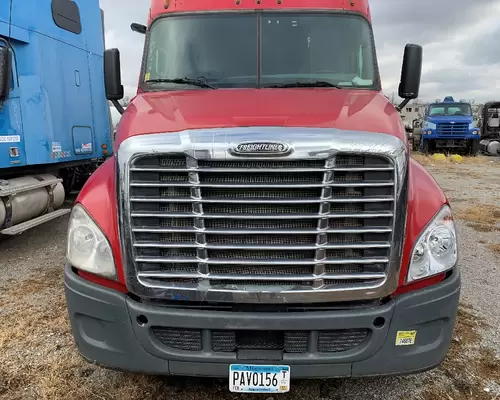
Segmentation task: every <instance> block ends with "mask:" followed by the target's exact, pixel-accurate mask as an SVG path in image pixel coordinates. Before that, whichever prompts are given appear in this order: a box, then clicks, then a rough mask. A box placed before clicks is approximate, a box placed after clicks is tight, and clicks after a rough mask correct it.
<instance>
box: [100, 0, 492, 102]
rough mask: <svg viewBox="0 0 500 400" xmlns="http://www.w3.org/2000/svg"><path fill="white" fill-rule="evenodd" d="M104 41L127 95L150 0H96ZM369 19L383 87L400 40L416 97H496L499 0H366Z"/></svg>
mask: <svg viewBox="0 0 500 400" xmlns="http://www.w3.org/2000/svg"><path fill="white" fill-rule="evenodd" d="M100 5H101V8H102V9H103V10H104V12H105V22H106V47H107V48H112V47H117V48H119V49H120V52H121V59H122V78H123V82H124V86H125V90H126V93H127V95H129V96H133V95H134V94H135V91H136V88H137V82H138V79H139V71H140V65H141V58H142V51H143V46H144V36H142V35H140V34H138V33H134V32H132V31H131V30H130V24H131V23H132V22H138V23H143V24H145V23H146V21H147V16H148V9H149V5H150V0H134V1H131V0H130V1H118V0H100ZM371 7H372V19H373V26H374V32H375V40H376V44H377V55H378V60H379V67H380V72H381V76H382V83H383V88H384V93H385V94H387V95H391V94H392V93H393V92H395V93H396V94H397V87H398V83H399V82H398V81H399V78H400V74H401V62H402V58H403V51H404V46H405V44H406V43H417V44H420V45H422V46H423V47H424V67H423V75H422V86H421V91H420V98H421V99H422V100H434V99H437V98H443V97H444V96H447V95H451V96H454V97H455V98H465V99H475V100H476V102H482V101H486V100H491V99H495V98H498V97H500V92H498V90H497V87H500V75H499V72H498V71H499V70H500V69H499V67H500V51H499V50H498V49H499V44H498V43H499V41H498V40H499V39H498V38H499V37H500V25H499V24H498V16H499V15H500V0H418V1H415V0H397V1H396V0H372V1H371Z"/></svg>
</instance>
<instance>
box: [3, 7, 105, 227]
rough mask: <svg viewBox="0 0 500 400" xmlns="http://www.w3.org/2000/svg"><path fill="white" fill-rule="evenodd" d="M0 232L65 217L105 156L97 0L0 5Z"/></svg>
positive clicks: (101, 23) (101, 29)
mask: <svg viewBox="0 0 500 400" xmlns="http://www.w3.org/2000/svg"><path fill="white" fill-rule="evenodd" d="M0 3H1V4H0V234H4V235H15V234H19V233H21V232H23V231H25V230H26V229H29V228H32V227H34V226H37V225H40V224H41V223H44V222H47V221H49V220H51V219H54V218H57V217H59V216H62V215H64V214H68V213H69V211H70V209H69V208H63V207H62V206H63V205H64V201H65V198H66V195H67V194H68V193H70V192H71V191H72V190H79V189H80V188H81V187H82V186H83V184H84V183H85V181H86V179H88V177H89V176H90V175H91V174H92V173H93V172H94V171H95V170H96V169H97V167H98V166H99V165H100V164H101V163H102V161H103V160H104V159H105V158H106V157H108V156H109V155H110V154H111V151H112V149H111V132H110V124H111V123H110V117H109V106H108V102H107V100H106V97H105V91H104V81H103V71H104V69H103V68H104V67H103V53H104V19H103V18H104V15H103V13H102V11H101V9H100V8H99V1H98V0H76V1H70V0H2V1H1V2H0Z"/></svg>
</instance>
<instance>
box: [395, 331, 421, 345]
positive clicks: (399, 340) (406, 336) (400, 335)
mask: <svg viewBox="0 0 500 400" xmlns="http://www.w3.org/2000/svg"><path fill="white" fill-rule="evenodd" d="M416 337H417V331H398V332H397V334H396V346H411V345H414V344H415V338H416Z"/></svg>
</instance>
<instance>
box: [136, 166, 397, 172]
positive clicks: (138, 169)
mask: <svg viewBox="0 0 500 400" xmlns="http://www.w3.org/2000/svg"><path fill="white" fill-rule="evenodd" d="M130 171H131V172H212V173H222V172H227V171H228V170H227V168H198V167H194V168H161V167H150V166H145V167H132V168H130ZM276 171H279V172H330V171H331V172H365V171H374V172H378V171H394V168H393V167H391V166H380V167H361V168H360V167H358V168H356V167H333V168H231V172H238V173H245V172H246V173H252V172H254V173H255V172H276Z"/></svg>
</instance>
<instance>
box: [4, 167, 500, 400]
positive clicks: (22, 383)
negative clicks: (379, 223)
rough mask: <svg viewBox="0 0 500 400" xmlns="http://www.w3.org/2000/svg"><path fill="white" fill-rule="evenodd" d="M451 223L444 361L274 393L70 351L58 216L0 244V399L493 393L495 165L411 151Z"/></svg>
mask: <svg viewBox="0 0 500 400" xmlns="http://www.w3.org/2000/svg"><path fill="white" fill-rule="evenodd" d="M418 159H419V161H420V162H421V163H422V164H424V165H426V166H427V168H428V169H429V171H430V172H431V173H432V174H433V175H434V176H435V178H436V179H437V180H438V182H439V183H440V184H441V186H442V187H443V188H444V190H445V191H446V193H447V195H448V196H449V197H450V199H451V202H452V206H453V208H454V210H455V214H456V216H457V218H459V221H458V231H459V235H460V238H459V239H460V265H461V269H462V274H463V291H462V304H461V308H460V311H459V318H458V323H457V327H456V330H455V335H454V340H453V344H452V347H451V349H450V352H449V355H448V357H447V359H446V361H445V362H444V363H443V364H442V365H441V366H440V367H439V368H437V369H435V370H433V371H431V372H427V373H423V374H419V375H412V376H406V377H391V378H370V379H356V380H354V379H352V380H351V379H336V380H329V381H295V382H292V391H291V392H290V393H289V394H285V395H281V396H271V397H269V396H252V395H249V396H241V395H238V396H237V395H233V394H231V393H229V392H228V390H227V381H220V380H209V379H184V378H158V377H149V376H143V375H137V374H127V373H119V372H114V371H108V370H104V369H101V368H99V367H95V366H93V365H89V364H87V363H86V362H84V361H83V360H82V359H81V358H80V357H79V355H78V353H77V351H76V349H75V346H74V343H73V339H72V336H71V333H70V331H69V324H68V321H67V317H66V309H65V300H64V295H63V282H62V268H63V264H64V246H65V233H66V224H67V218H62V219H59V220H57V221H54V222H51V223H48V224H46V225H44V226H41V227H38V228H36V229H33V230H31V231H29V232H26V233H25V234H24V235H22V236H20V237H15V238H10V239H7V240H2V241H0V317H1V318H2V322H3V323H2V324H1V325H0V399H8V400H14V399H23V400H24V399H26V400H29V399H75V400H76V399H162V398H164V399H172V400H175V399H193V400H194V399H236V398H242V397H245V398H248V399H273V398H276V399H277V398H280V399H304V400H307V399H323V400H334V399H335V400H336V399H346V400H350V399H385V400H393V399H394V400H396V399H398V400H400V399H421V400H434V399H437V400H439V399H446V400H450V399H451V400H459V399H460V400H461V399H497V398H498V399H500V361H499V360H500V328H499V327H500V308H499V307H498V304H500V262H499V261H500V223H499V222H500V196H498V193H500V162H499V160H497V159H495V160H493V159H486V158H476V159H473V160H468V159H466V160H464V162H463V163H460V164H453V163H450V162H434V161H432V160H431V159H429V158H424V157H418Z"/></svg>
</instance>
